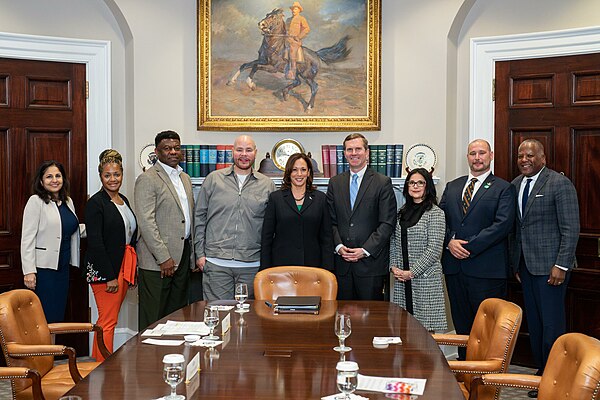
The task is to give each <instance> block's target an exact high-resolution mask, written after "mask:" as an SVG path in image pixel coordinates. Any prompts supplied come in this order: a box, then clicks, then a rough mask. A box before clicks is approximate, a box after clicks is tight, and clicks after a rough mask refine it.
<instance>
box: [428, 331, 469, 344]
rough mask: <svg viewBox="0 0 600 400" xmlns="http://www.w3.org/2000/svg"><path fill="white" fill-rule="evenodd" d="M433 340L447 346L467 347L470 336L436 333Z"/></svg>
mask: <svg viewBox="0 0 600 400" xmlns="http://www.w3.org/2000/svg"><path fill="white" fill-rule="evenodd" d="M431 336H433V340H435V341H436V342H437V344H445V345H447V346H458V347H467V342H468V341H469V335H452V334H449V333H434V334H433V335H431Z"/></svg>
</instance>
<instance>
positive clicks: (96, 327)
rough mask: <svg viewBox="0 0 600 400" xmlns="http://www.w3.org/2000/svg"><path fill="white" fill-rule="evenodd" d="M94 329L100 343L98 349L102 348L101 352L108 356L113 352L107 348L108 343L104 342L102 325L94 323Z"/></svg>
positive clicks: (105, 356)
mask: <svg viewBox="0 0 600 400" xmlns="http://www.w3.org/2000/svg"><path fill="white" fill-rule="evenodd" d="M93 331H94V332H95V333H96V341H97V343H98V350H100V354H102V356H103V357H104V358H108V356H110V355H111V352H110V351H108V349H107V348H106V344H104V335H103V330H102V327H101V326H99V325H94V328H93Z"/></svg>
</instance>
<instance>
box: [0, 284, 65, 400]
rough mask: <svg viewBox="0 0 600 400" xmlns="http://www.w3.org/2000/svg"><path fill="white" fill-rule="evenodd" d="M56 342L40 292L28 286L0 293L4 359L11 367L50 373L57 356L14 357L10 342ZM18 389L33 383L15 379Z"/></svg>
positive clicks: (1, 341)
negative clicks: (7, 346) (11, 354)
mask: <svg viewBox="0 0 600 400" xmlns="http://www.w3.org/2000/svg"><path fill="white" fill-rule="evenodd" d="M8 343H17V344H52V339H51V337H50V330H49V329H48V323H47V322H46V316H45V315H44V310H43V309H42V304H41V303H40V299H39V298H38V297H37V295H36V294H35V293H34V292H33V291H31V290H28V289H16V290H11V291H9V292H5V293H2V294H0V344H1V345H2V352H3V354H4V359H5V360H6V364H7V366H9V367H27V368H30V369H35V370H37V371H38V372H39V374H40V375H41V376H44V375H46V373H48V371H50V370H51V369H52V367H53V364H54V357H53V356H43V357H30V358H12V357H10V356H9V355H8V350H7V348H6V345H7V344H8ZM14 385H15V392H17V393H18V392H20V391H22V390H23V389H25V388H27V387H29V386H31V382H30V381H29V380H26V379H16V380H15V381H14Z"/></svg>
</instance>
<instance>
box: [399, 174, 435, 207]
mask: <svg viewBox="0 0 600 400" xmlns="http://www.w3.org/2000/svg"><path fill="white" fill-rule="evenodd" d="M414 174H421V175H422V176H423V179H425V195H424V196H423V204H424V206H425V210H431V207H433V205H434V204H435V205H436V206H437V204H438V201H437V192H436V190H435V184H434V183H433V178H432V177H431V174H430V173H429V171H427V170H426V169H425V168H415V169H413V170H412V171H410V172H409V173H408V175H406V178H405V180H404V190H403V191H402V194H403V195H404V199H405V200H406V203H404V206H402V208H404V207H406V206H412V205H413V204H415V202H414V200H413V198H412V197H411V195H410V194H408V187H409V184H408V182H410V178H411V177H412V176H413V175H414Z"/></svg>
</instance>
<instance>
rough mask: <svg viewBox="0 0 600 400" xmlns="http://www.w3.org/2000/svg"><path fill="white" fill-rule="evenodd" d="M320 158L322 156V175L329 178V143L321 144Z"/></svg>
mask: <svg viewBox="0 0 600 400" xmlns="http://www.w3.org/2000/svg"><path fill="white" fill-rule="evenodd" d="M321 158H323V176H324V177H325V178H331V176H330V175H329V164H330V161H329V145H326V144H324V145H322V146H321Z"/></svg>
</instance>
